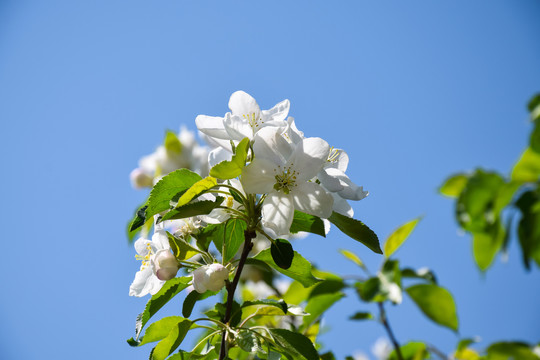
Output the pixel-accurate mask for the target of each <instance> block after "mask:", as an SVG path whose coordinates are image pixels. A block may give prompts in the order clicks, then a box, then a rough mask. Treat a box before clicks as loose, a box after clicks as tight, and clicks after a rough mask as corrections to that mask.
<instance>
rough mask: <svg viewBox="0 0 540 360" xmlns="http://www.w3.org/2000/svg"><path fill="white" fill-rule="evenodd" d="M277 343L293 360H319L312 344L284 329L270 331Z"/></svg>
mask: <svg viewBox="0 0 540 360" xmlns="http://www.w3.org/2000/svg"><path fill="white" fill-rule="evenodd" d="M270 332H271V333H272V336H273V337H274V338H275V339H276V341H277V343H278V344H279V345H280V346H281V347H283V348H284V349H285V350H286V351H287V352H289V353H291V354H293V355H294V356H295V359H302V360H303V359H305V360H319V354H318V353H317V350H315V347H314V346H313V343H312V342H311V341H310V340H309V339H308V338H307V337H305V336H304V335H302V334H299V333H297V332H293V331H290V330H285V329H270Z"/></svg>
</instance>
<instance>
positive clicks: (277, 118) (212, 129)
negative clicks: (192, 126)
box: [195, 91, 290, 166]
mask: <svg viewBox="0 0 540 360" xmlns="http://www.w3.org/2000/svg"><path fill="white" fill-rule="evenodd" d="M289 106H290V104H289V100H283V101H282V102H280V103H278V104H277V105H275V106H274V107H273V108H271V109H270V110H262V111H261V109H260V107H259V104H257V101H255V99H254V98H253V97H252V96H251V95H249V94H247V93H245V92H243V91H236V92H235V93H233V94H232V95H231V98H230V99H229V109H231V112H228V113H226V114H225V117H223V118H222V117H215V116H207V115H199V116H197V118H196V119H195V123H196V124H197V128H198V129H199V131H200V132H202V133H203V134H205V135H206V139H207V140H208V142H209V143H210V145H212V146H214V147H216V148H215V149H214V150H212V151H211V152H210V154H209V156H208V160H209V163H210V166H213V165H215V164H217V163H219V162H221V161H223V160H227V159H229V158H230V156H231V154H232V148H231V141H233V142H235V143H236V142H238V141H240V140H242V139H243V138H245V137H248V138H249V139H250V140H251V139H253V137H254V136H255V134H256V133H257V131H259V130H260V129H262V128H264V127H267V126H277V127H282V128H285V127H286V126H287V122H286V121H285V119H286V118H287V114H288V113H289Z"/></svg>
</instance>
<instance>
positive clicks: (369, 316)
mask: <svg viewBox="0 0 540 360" xmlns="http://www.w3.org/2000/svg"><path fill="white" fill-rule="evenodd" d="M373 319H374V317H373V314H371V313H368V312H357V313H356V314H354V315H352V316H351V317H350V318H349V320H373Z"/></svg>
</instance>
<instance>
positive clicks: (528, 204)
mask: <svg viewBox="0 0 540 360" xmlns="http://www.w3.org/2000/svg"><path fill="white" fill-rule="evenodd" d="M516 206H517V208H518V209H519V210H520V212H521V219H520V221H519V225H518V237H519V243H520V245H521V250H522V254H523V262H524V264H525V267H526V268H527V269H530V261H531V260H534V261H535V262H536V263H537V264H538V266H540V193H539V190H538V189H537V190H536V191H527V192H524V193H523V194H522V195H521V197H520V198H519V199H518V200H517V201H516Z"/></svg>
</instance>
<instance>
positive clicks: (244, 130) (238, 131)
mask: <svg viewBox="0 0 540 360" xmlns="http://www.w3.org/2000/svg"><path fill="white" fill-rule="evenodd" d="M223 125H224V126H225V130H226V131H227V134H229V137H230V139H232V140H238V141H240V140H242V139H243V138H245V137H248V138H250V139H252V138H253V128H252V127H251V125H250V124H249V121H248V120H247V119H245V118H243V117H241V116H237V115H232V116H231V115H228V116H226V117H225V120H223Z"/></svg>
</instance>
